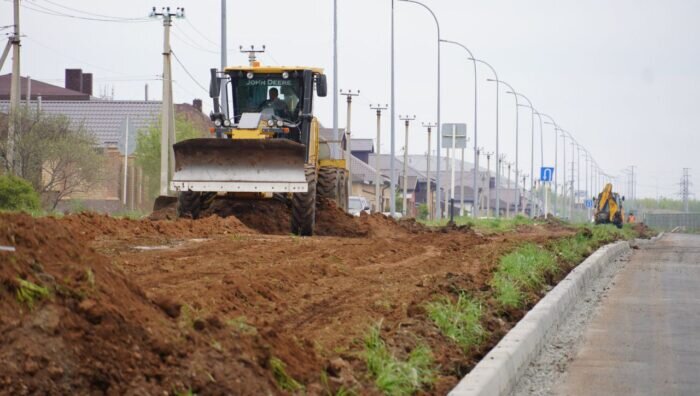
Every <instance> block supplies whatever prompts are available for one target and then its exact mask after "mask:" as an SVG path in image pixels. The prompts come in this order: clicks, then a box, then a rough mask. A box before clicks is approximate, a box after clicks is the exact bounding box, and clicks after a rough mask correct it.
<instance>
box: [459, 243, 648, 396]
mask: <svg viewBox="0 0 700 396" xmlns="http://www.w3.org/2000/svg"><path fill="white" fill-rule="evenodd" d="M660 237H661V235H660V236H657V237H655V238H656V239H658V238H660ZM652 240H653V241H655V239H654V238H652ZM630 250H631V249H630V245H629V243H628V242H617V243H614V244H611V245H607V246H603V247H602V248H600V249H598V250H597V251H596V252H595V253H593V254H592V255H591V256H589V257H588V258H587V259H586V260H585V261H584V262H583V263H581V264H579V265H578V266H577V267H576V268H574V269H573V270H572V271H571V272H570V273H569V275H568V276H567V277H566V278H564V279H563V280H562V281H561V282H559V284H558V285H557V286H556V287H555V288H554V289H552V290H551V291H550V292H549V293H547V295H546V296H545V297H544V298H543V299H542V300H540V302H539V303H537V305H535V307H534V308H532V309H531V310H530V312H528V313H527V314H526V315H525V317H523V318H522V319H521V320H520V322H518V324H517V325H516V326H515V327H514V328H512V329H511V330H510V331H509V332H508V334H506V335H505V337H503V339H501V341H500V342H499V343H498V345H496V346H495V347H494V348H493V349H492V350H491V352H489V353H488V355H486V356H485V357H484V358H483V359H482V360H481V362H479V364H477V365H476V367H474V369H473V370H472V371H471V372H469V374H467V375H466V376H465V377H464V378H462V380H461V381H460V382H459V384H457V386H456V387H455V388H454V389H452V390H451V391H450V393H449V395H450V396H472V395H486V396H494V395H507V394H509V393H510V392H511V391H512V390H513V387H514V386H515V384H516V383H517V382H518V379H519V378H520V376H521V375H522V374H523V372H524V371H525V369H526V368H527V366H528V365H529V364H530V362H531V361H532V359H534V358H535V357H536V356H537V354H538V353H539V351H540V350H541V348H542V346H543V345H544V343H545V340H546V338H547V335H548V334H549V333H550V332H551V331H552V330H554V329H556V328H557V326H559V324H560V323H561V322H562V320H563V319H564V318H565V317H566V314H567V313H568V312H569V311H570V309H571V308H572V307H573V305H574V304H576V302H577V300H578V299H579V297H580V296H581V295H582V294H583V293H584V291H585V290H586V288H587V287H588V285H589V284H590V283H591V282H592V281H593V280H594V279H596V278H597V277H598V276H599V275H600V273H601V271H602V269H603V268H604V267H605V266H606V265H608V264H609V263H610V262H612V261H613V260H615V259H617V258H618V257H620V256H621V255H622V254H623V253H626V252H628V251H630Z"/></svg>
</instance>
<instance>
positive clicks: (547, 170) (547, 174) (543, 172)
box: [540, 166, 556, 219]
mask: <svg viewBox="0 0 700 396" xmlns="http://www.w3.org/2000/svg"><path fill="white" fill-rule="evenodd" d="M553 175H554V168H551V167H545V166H543V167H542V168H540V181H541V182H542V183H544V185H543V186H542V187H543V188H544V189H545V196H544V218H545V219H546V218H548V217H549V186H550V184H551V183H552V176H553ZM555 215H556V214H555Z"/></svg>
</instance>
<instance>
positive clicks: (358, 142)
mask: <svg viewBox="0 0 700 396" xmlns="http://www.w3.org/2000/svg"><path fill="white" fill-rule="evenodd" d="M350 140H351V146H350V148H351V149H352V151H372V152H373V151H374V140H372V139H350Z"/></svg>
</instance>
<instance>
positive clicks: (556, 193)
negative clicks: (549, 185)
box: [540, 113, 560, 216]
mask: <svg viewBox="0 0 700 396" xmlns="http://www.w3.org/2000/svg"><path fill="white" fill-rule="evenodd" d="M540 116H542V117H546V118H548V119H549V121H550V122H547V121H545V122H544V123H545V124H547V125H551V126H553V127H554V201H553V204H554V209H553V211H554V216H557V201H558V200H559V189H558V186H557V182H558V179H559V177H558V173H559V170H558V169H557V160H558V158H557V157H558V155H557V151H558V149H559V147H558V145H557V143H558V142H557V140H558V139H557V137H558V136H559V130H560V129H559V125H557V123H556V121H554V118H552V117H550V116H549V115H547V114H544V113H540ZM542 151H544V147H543V150H542Z"/></svg>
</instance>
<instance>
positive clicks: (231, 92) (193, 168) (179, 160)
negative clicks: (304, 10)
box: [170, 61, 348, 236]
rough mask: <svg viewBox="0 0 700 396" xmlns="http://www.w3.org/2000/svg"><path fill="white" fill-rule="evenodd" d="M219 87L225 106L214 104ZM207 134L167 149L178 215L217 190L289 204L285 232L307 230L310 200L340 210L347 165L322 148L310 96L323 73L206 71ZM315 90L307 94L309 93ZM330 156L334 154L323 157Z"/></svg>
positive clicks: (311, 218) (323, 89)
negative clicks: (209, 132)
mask: <svg viewBox="0 0 700 396" xmlns="http://www.w3.org/2000/svg"><path fill="white" fill-rule="evenodd" d="M222 89H224V90H225V95H226V97H227V103H228V109H222V108H221V105H220V103H219V97H220V96H221V90H222ZM209 91H210V92H209V94H210V96H211V98H212V99H213V102H214V110H213V112H212V113H211V115H210V118H211V120H212V121H213V122H214V125H215V128H214V130H213V134H212V138H199V139H190V140H185V141H182V142H179V143H176V144H175V145H174V146H173V150H174V156H175V172H174V174H173V178H172V182H171V185H170V187H171V189H172V190H174V191H176V192H177V194H178V204H177V205H178V206H177V207H178V209H177V211H178V215H179V216H181V217H192V218H197V217H198V216H199V214H200V213H201V212H202V211H203V210H205V209H206V208H207V207H208V206H209V205H210V204H211V203H212V201H213V200H214V198H215V197H216V196H217V195H221V194H227V195H229V196H234V197H240V198H241V199H247V200H249V199H271V198H273V197H278V198H283V199H285V200H287V202H289V201H291V232H292V233H294V234H297V235H304V236H309V235H312V234H313V231H314V224H315V217H316V199H317V197H325V198H330V199H334V200H335V201H336V203H337V205H338V206H339V207H341V208H346V207H347V197H348V193H347V174H348V172H347V169H348V168H347V164H346V161H345V159H344V156H343V154H342V150H335V151H334V150H329V149H324V147H323V146H324V145H325V144H328V143H325V142H321V141H320V137H319V122H318V120H317V119H316V117H314V115H313V104H314V103H313V102H314V96H317V97H325V96H326V93H327V83H326V76H325V74H323V70H322V69H318V68H310V67H266V66H261V65H260V63H259V62H257V61H254V62H251V65H250V66H247V67H227V68H225V70H223V71H217V70H216V69H212V70H211V82H210V87H209ZM314 94H315V95H314ZM331 153H334V154H333V155H331Z"/></svg>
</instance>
